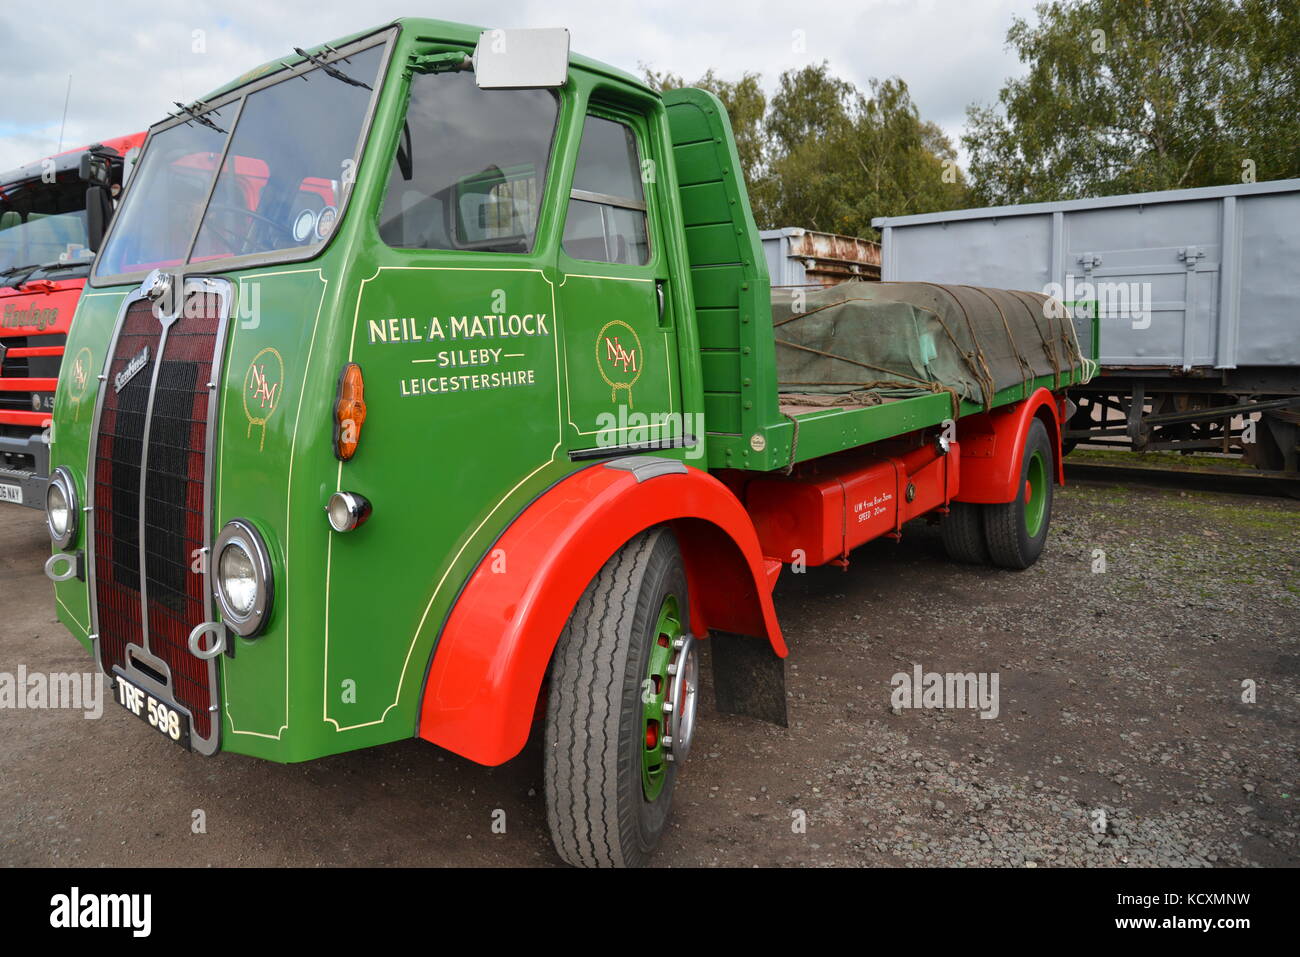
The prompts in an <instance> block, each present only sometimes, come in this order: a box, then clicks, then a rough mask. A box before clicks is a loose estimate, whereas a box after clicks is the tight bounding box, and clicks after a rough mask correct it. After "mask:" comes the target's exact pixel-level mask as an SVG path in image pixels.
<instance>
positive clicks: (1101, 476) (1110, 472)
mask: <svg viewBox="0 0 1300 957" xmlns="http://www.w3.org/2000/svg"><path fill="white" fill-rule="evenodd" d="M1133 458H1134V462H1133V463H1127V462H1096V461H1090V460H1087V459H1075V458H1074V457H1073V456H1069V455H1067V456H1066V457H1065V477H1066V479H1067V480H1068V481H1079V482H1095V483H1107V484H1114V483H1117V482H1125V483H1129V484H1134V485H1148V486H1152V487H1156V488H1178V489H1195V490H1197V491H1208V492H1228V493H1232V494H1238V495H1264V496H1277V497H1283V498H1300V475H1297V474H1296V473H1288V472H1266V471H1262V470H1259V469H1249V468H1240V467H1232V466H1213V465H1202V464H1197V465H1195V466H1189V467H1181V466H1170V465H1151V464H1146V465H1144V464H1139V463H1140V462H1141V457H1140V456H1138V455H1134V457H1133Z"/></svg>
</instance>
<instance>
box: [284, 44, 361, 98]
mask: <svg viewBox="0 0 1300 957" xmlns="http://www.w3.org/2000/svg"><path fill="white" fill-rule="evenodd" d="M293 52H294V53H296V54H298V56H300V57H302V58H303V59H304V60H306V61H308V62H309V63H314V64H315V65H316V66H318V67H320V68H321V69H322V70H324V71H325V72H326V73H327V74H329V75H330V76H332V77H334V79H336V80H342V81H343V82H344V83H346V84H348V86H361V87H365V88H366V89H367V90H369V89H371V86H370V84H369V83H362V82H361V81H360V80H357V79H353V78H352V77H350V76H348V75H347V74H346V73H344V72H343V71H342V70H340V69H339V68H338V67H335V66H331V65H330V64H329V63H327V62H325V59H324V58H323V57H319V56H317V55H316V54H314V53H308V52H307V51H306V50H304V49H303V48H302V47H294V48H293ZM344 62H347V61H346V58H345V59H344Z"/></svg>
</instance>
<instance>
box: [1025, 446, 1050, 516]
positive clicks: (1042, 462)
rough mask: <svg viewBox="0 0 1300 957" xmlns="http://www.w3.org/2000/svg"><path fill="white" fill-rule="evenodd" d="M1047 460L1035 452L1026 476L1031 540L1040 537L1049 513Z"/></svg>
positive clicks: (1026, 509)
mask: <svg viewBox="0 0 1300 957" xmlns="http://www.w3.org/2000/svg"><path fill="white" fill-rule="evenodd" d="M1050 481H1051V479H1049V478H1048V476H1047V460H1046V458H1045V457H1044V456H1043V453H1042V452H1041V451H1039V450H1035V451H1034V453H1033V455H1031V456H1030V457H1029V471H1028V474H1026V476H1025V531H1026V532H1027V533H1028V534H1029V537H1030V538H1034V537H1035V536H1037V535H1038V533H1039V531H1041V530H1042V527H1043V516H1044V515H1045V514H1046V513H1047V495H1048V482H1050Z"/></svg>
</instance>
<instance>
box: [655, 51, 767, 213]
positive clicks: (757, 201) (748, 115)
mask: <svg viewBox="0 0 1300 957" xmlns="http://www.w3.org/2000/svg"><path fill="white" fill-rule="evenodd" d="M641 72H642V74H643V75H644V77H645V81H646V84H647V85H649V86H650V87H652V88H653V89H656V90H660V91H663V90H676V89H680V88H682V87H685V86H693V87H697V88H699V89H701V90H708V91H709V92H710V93H712V94H714V95H715V96H716V97H717V98H718V99H719V100H721V101H722V105H723V106H724V107H726V109H727V116H728V117H729V118H730V120H731V131H732V134H733V135H734V137H735V140H736V153H737V154H738V155H739V156H740V166H741V169H742V170H743V172H744V174H745V182H746V184H747V185H748V186H749V193H750V204H751V205H752V206H753V207H754V215H755V217H758V215H759V211H760V209H762V208H763V207H764V203H765V191H766V189H767V186H768V180H767V169H766V153H767V132H766V130H765V129H764V126H763V118H764V117H765V116H766V115H767V94H765V93H764V92H763V85H762V77H761V76H760V75H759V74H757V73H745V74H743V75H742V76H741V78H740V79H739V80H734V81H733V80H723V79H721V78H720V77H718V76H717V74H715V73H714V72H713V70H709V71H708V72H707V73H705V74H704V76H702V77H700V78H699V79H698V80H697V81H695V82H694V83H689V84H688V83H687V82H686V81H685V80H683V79H682V78H681V77H680V76H677V75H676V74H674V73H667V72H664V73H656V72H655V71H654V70H652V69H651V68H650V67H648V66H646V65H645V64H644V63H643V64H641Z"/></svg>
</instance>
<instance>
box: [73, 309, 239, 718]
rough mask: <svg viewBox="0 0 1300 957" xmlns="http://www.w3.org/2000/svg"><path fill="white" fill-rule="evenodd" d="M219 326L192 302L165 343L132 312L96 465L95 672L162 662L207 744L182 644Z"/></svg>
mask: <svg viewBox="0 0 1300 957" xmlns="http://www.w3.org/2000/svg"><path fill="white" fill-rule="evenodd" d="M221 323H222V316H221V303H220V300H219V298H218V297H217V296H216V295H215V294H211V293H201V292H196V293H192V294H191V295H190V296H189V298H188V299H187V300H186V303H185V307H184V308H183V309H182V310H181V315H180V317H179V318H178V319H176V321H175V322H174V323H173V324H172V325H171V327H170V328H169V329H168V330H167V333H166V336H165V337H164V335H163V329H162V325H161V323H160V322H159V320H158V319H157V318H155V316H154V315H153V311H152V304H151V302H150V301H149V300H147V299H142V300H138V301H136V302H134V303H132V304H131V305H130V306H128V308H127V311H126V314H125V316H124V317H123V319H122V327H121V331H120V332H119V334H118V339H117V343H116V345H115V347H114V350H113V356H112V360H111V361H110V363H109V365H108V368H107V370H106V372H107V377H106V379H105V381H104V383H103V386H102V389H103V396H104V398H103V403H102V405H101V408H100V415H99V431H98V435H97V436H96V441H95V453H94V454H95V459H94V506H95V512H94V518H95V534H94V549H95V552H94V573H95V601H96V604H97V613H98V618H97V626H98V634H99V654H100V664H101V665H102V666H103V668H104V670H105V671H108V672H109V673H110V674H111V673H112V669H113V667H114V666H117V667H119V668H123V669H127V668H128V661H127V656H128V646H135V647H137V648H142V649H143V650H144V651H145V652H146V653H147V655H152V656H153V657H154V658H157V659H160V660H161V661H163V662H164V663H165V664H166V665H167V669H168V670H169V671H170V675H171V681H170V685H169V687H170V690H171V693H172V695H173V697H174V700H175V702H176V703H177V704H179V705H181V706H182V707H184V708H185V709H187V710H188V711H189V712H190V716H191V721H192V728H193V733H194V735H195V736H196V737H198V738H208V737H210V736H211V734H212V712H211V711H210V710H209V709H210V708H211V707H212V706H214V705H215V703H216V688H215V680H214V677H213V676H214V671H215V669H214V668H213V667H212V666H211V665H210V664H209V663H208V662H206V661H202V660H200V659H198V658H196V657H194V656H193V655H192V654H190V652H189V649H188V648H187V640H188V638H189V634H190V631H191V629H193V628H194V626H195V625H198V624H200V623H201V622H203V621H204V620H205V617H206V616H205V608H206V604H205V595H204V590H205V584H206V582H205V576H204V574H203V565H202V563H201V562H200V561H199V559H200V556H201V555H202V549H203V547H204V545H205V535H204V532H205V528H204V521H205V519H204V515H205V512H204V501H205V495H206V492H207V490H206V488H205V487H204V479H205V473H206V449H207V435H208V428H209V425H210V423H209V422H208V399H209V392H210V390H209V388H208V384H209V383H210V382H211V381H212V377H213V361H214V353H215V350H216V348H217V342H218V340H219V336H218V333H219V331H220V328H221ZM146 349H147V350H148V352H147V353H146V352H145V350H146ZM133 370H134V371H133ZM128 374H129V378H126V377H125V376H127V375H128ZM120 376H121V377H123V378H119V377H120ZM119 386H120V387H119ZM151 394H152V400H153V407H152V412H150V411H149V403H150V397H151ZM142 484H143V493H144V494H143V496H141V491H142ZM142 501H143V507H144V514H143V519H144V521H143V523H142V522H141V517H142V516H141V513H140V509H141V503H142ZM142 529H143V531H142ZM142 534H143V539H144V541H143V545H144V547H143V549H142V548H141V535H142ZM142 553H143V558H142ZM142 584H143V590H142V588H141V585H142ZM146 608H147V611H148V613H147V616H146V615H145V614H144V609H146ZM146 626H147V627H146ZM133 658H134V656H133ZM146 660H147V659H146ZM134 663H135V664H136V665H139V664H140V663H141V662H140V661H135V662H134ZM146 670H147V665H146Z"/></svg>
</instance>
